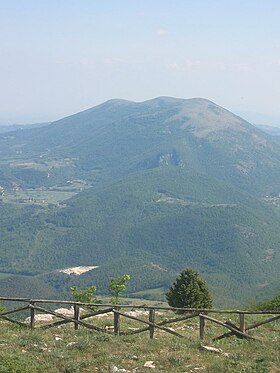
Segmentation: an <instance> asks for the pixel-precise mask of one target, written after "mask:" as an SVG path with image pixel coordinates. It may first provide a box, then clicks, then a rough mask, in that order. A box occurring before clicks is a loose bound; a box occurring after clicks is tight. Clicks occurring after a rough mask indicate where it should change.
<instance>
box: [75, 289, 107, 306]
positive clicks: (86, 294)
mask: <svg viewBox="0 0 280 373" xmlns="http://www.w3.org/2000/svg"><path fill="white" fill-rule="evenodd" d="M70 290H71V294H72V297H73V299H74V301H75V302H81V303H101V301H100V300H99V299H97V298H96V296H95V292H96V286H89V287H88V288H86V289H79V288H78V287H77V286H72V287H71V288H70ZM89 308H90V309H91V310H93V311H94V310H95V307H94V306H92V307H89Z"/></svg>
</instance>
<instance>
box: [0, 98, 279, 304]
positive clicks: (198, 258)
mask: <svg viewBox="0 0 280 373" xmlns="http://www.w3.org/2000/svg"><path fill="white" fill-rule="evenodd" d="M175 118H176V119H175ZM34 139H36V141H34ZM61 139H63V141H61ZM0 149H1V162H0V185H1V187H3V188H4V190H5V193H4V196H3V201H2V202H0V203H1V216H0V236H1V242H0V271H7V272H12V273H14V274H15V273H17V274H25V275H28V274H29V275H34V273H35V272H37V273H47V272H50V271H53V270H56V269H60V268H65V267H67V266H68V267H71V266H78V265H89V264H91V265H98V266H99V267H100V269H99V270H96V277H98V283H97V282H95V279H94V281H90V280H91V279H89V278H88V277H86V276H85V277H83V278H81V280H79V281H81V282H82V281H84V283H81V284H80V283H78V286H80V287H87V286H89V285H90V284H92V283H94V284H96V285H98V291H101V289H102V292H104V293H105V292H106V291H107V287H108V284H107V282H106V281H107V278H108V276H109V275H110V276H114V277H116V276H119V275H120V274H122V273H126V272H127V271H130V266H129V264H128V263H127V256H128V255H129V256H130V258H133V259H135V260H138V259H141V260H143V261H145V266H150V267H151V265H152V264H155V265H156V266H159V267H160V268H162V270H158V271H157V272H156V271H155V272H154V276H152V271H151V270H150V267H149V271H148V270H147V267H145V268H143V266H142V263H141V261H139V262H138V264H137V266H136V265H135V266H134V268H133V272H130V273H133V281H131V283H129V291H139V290H143V289H148V288H156V287H162V286H163V287H166V285H167V284H169V283H171V281H172V280H173V279H171V278H170V277H171V276H173V274H174V272H178V271H180V270H182V268H184V267H185V266H186V264H187V265H190V266H195V268H197V269H198V271H202V270H203V271H204V272H205V273H207V282H208V283H209V286H211V289H213V293H214V295H215V301H216V304H220V305H226V306H229V305H231V306H232V305H234V306H237V307H239V306H240V305H241V304H242V303H244V302H245V301H247V299H248V298H254V297H257V298H258V299H260V298H261V296H263V295H266V296H267V295H269V293H267V292H268V291H270V292H271V293H272V291H271V283H272V281H273V279H274V278H278V277H277V275H278V272H279V265H280V257H279V256H278V255H277V250H278V247H279V242H280V233H279V227H278V224H277V222H278V221H279V209H278V210H277V208H275V207H274V206H273V204H277V203H279V201H280V199H279V198H278V197H277V196H278V194H279V174H280V172H279V169H280V162H279V160H280V147H279V144H276V142H274V141H273V140H271V139H269V138H268V136H266V135H265V134H262V133H261V132H260V131H259V130H257V129H255V128H254V127H253V126H251V125H250V124H249V123H247V122H245V121H242V119H240V118H237V117H236V116H234V115H233V114H231V113H229V112H228V111H225V110H223V109H222V108H221V107H218V106H216V105H215V104H213V103H210V102H209V101H207V100H206V101H205V100H200V99H194V100H177V99H167V98H158V99H155V100H151V101H147V102H144V103H138V104H135V103H132V102H127V101H110V102H107V103H104V104H103V105H100V106H98V107H95V108H93V109H91V110H87V111H85V112H82V113H79V114H77V115H73V116H70V117H67V118H64V119H62V120H60V121H58V122H55V123H53V124H52V125H51V126H46V127H42V128H34V129H32V130H26V131H25V130H24V131H16V132H15V133H13V135H12V136H6V135H5V136H1V135H0ZM19 149H20V152H19ZM147 149H148V150H147ZM236 149H238V151H236ZM17 186H20V188H18V187H17ZM77 188H78V189H77ZM26 192H28V194H26ZM78 192H79V193H78ZM272 192H274V196H275V198H272V199H271V198H266V202H267V203H264V200H263V196H265V195H266V196H267V195H269V194H270V193H272ZM60 193H63V195H64V194H68V197H69V198H68V199H66V197H63V201H61V198H62V197H61V194H60ZM72 193H78V194H77V195H76V196H75V197H73V198H70V197H71V196H72V195H73V194H72ZM33 194H34V196H36V198H35V199H40V200H41V203H40V204H38V203H37V202H34V201H33V200H32V198H31V200H29V199H28V198H27V199H26V196H27V195H33ZM24 196H25V197H24ZM46 196H48V197H46ZM20 198H21V201H19V199H20ZM50 201H52V203H50ZM54 201H56V202H57V203H56V202H54ZM268 203H272V204H268ZM108 230H110V233H109V234H108ZM58 248H59V250H58ZM274 254H275V255H274ZM114 260H115V261H116V260H117V261H118V262H119V263H121V264H122V265H121V272H117V271H118V269H117V268H116V269H115V270H114V272H110V271H111V269H112V266H111V263H110V262H113V261H114ZM141 271H142V272H141ZM136 272H137V274H135V273H136ZM147 273H148V276H147ZM54 277H55V276H54ZM37 279H38V278H36V279H35V281H36V280H37ZM86 279H88V280H89V281H88V282H86ZM220 279H222V281H220ZM50 281H51V280H50ZM66 281H68V280H65V282H66ZM149 281H151V282H153V283H152V284H150V286H149V284H148V282H149ZM14 282H17V280H16V279H15V280H14ZM30 282H31V281H28V280H24V283H25V284H27V283H30ZM62 282H64V279H62V280H61V283H62ZM69 282H71V281H69ZM266 282H268V283H269V286H268V287H266V288H262V287H257V286H256V284H263V283H266ZM2 283H3V282H2V280H1V284H0V285H1V289H3V291H5V293H8V294H10V295H13V296H15V295H19V296H23V294H19V288H18V287H16V286H14V285H13V283H12V281H11V282H8V281H5V282H4V283H3V284H4V286H3V287H2ZM18 283H19V281H18V282H17V284H18ZM61 283H60V279H59V280H58V281H57V283H54V281H53V282H52V284H53V285H54V289H53V290H54V291H55V292H57V293H59V291H60V288H61V287H62V286H61ZM99 283H102V288H101V287H99ZM72 284H73V283H69V284H68V285H67V287H66V286H64V284H63V286H64V289H66V288H67V290H68V291H69V287H70V286H71V285H72ZM38 285H40V286H42V288H44V286H43V284H42V283H40V284H38ZM73 285H76V284H73ZM278 285H279V284H278ZM132 287H134V289H132ZM141 287H142V288H141ZM20 288H21V289H22V292H24V295H26V296H27V297H29V296H30V294H29V292H32V289H33V287H32V286H24V287H23V286H20ZM38 288H39V287H38V286H37V289H38ZM49 290H50V291H48V290H47V289H46V288H44V291H45V293H47V292H48V294H50V293H51V292H52V289H49ZM256 293H259V294H256ZM42 294H43V292H41V294H40V295H39V297H40V296H42ZM44 297H46V298H47V297H53V296H52V295H46V294H44Z"/></svg>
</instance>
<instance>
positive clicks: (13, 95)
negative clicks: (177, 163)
mask: <svg viewBox="0 0 280 373" xmlns="http://www.w3.org/2000/svg"><path fill="white" fill-rule="evenodd" d="M279 19H280V1H279V0H242V1H241V0H192V1H189V0H102V1H101V0H79V1H78V0H46V1H38V0H9V1H7V0H0V123H35V122H41V121H53V120H56V119H59V118H62V117H64V116H66V115H71V114H73V113H76V112H79V111H82V110H84V109H87V108H90V107H92V106H95V105H97V104H99V103H101V102H104V101H106V100H109V99H112V98H124V99H128V100H133V101H143V100H147V99H150V98H153V97H157V96H174V97H181V98H192V97H204V98H207V99H210V100H212V101H214V102H216V103H217V104H219V105H221V106H223V107H225V108H227V109H229V110H231V111H233V112H235V113H236V114H239V115H242V116H243V117H245V119H247V120H249V121H251V122H254V123H263V124H268V125H276V126H277V125H278V126H279V127H280V100H279V99H280V22H279Z"/></svg>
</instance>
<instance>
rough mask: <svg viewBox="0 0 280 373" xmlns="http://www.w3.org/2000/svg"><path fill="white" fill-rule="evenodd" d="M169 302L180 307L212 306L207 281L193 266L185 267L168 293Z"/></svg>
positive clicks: (172, 305)
mask: <svg viewBox="0 0 280 373" xmlns="http://www.w3.org/2000/svg"><path fill="white" fill-rule="evenodd" d="M166 298H167V301H168V304H169V305H170V306H171V307H178V308H211V307H212V296H211V294H210V292H209V290H208V289H207V285H206V282H205V281H204V280H203V279H201V278H200V277H199V274H198V273H197V272H196V271H194V270H193V269H192V268H186V269H184V270H183V271H182V272H181V273H180V275H179V277H178V278H177V279H176V281H175V282H174V284H173V286H171V287H170V289H169V291H168V292H167V294H166Z"/></svg>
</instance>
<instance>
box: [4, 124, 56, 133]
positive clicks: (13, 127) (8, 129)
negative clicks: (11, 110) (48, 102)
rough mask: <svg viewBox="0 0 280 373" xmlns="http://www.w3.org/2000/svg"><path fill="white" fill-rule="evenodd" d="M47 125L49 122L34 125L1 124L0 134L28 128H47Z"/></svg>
mask: <svg viewBox="0 0 280 373" xmlns="http://www.w3.org/2000/svg"><path fill="white" fill-rule="evenodd" d="M48 124H50V122H43V123H34V124H1V123H0V134H1V133H6V132H13V131H17V130H22V129H30V128H37V127H42V126H47V125H48Z"/></svg>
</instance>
